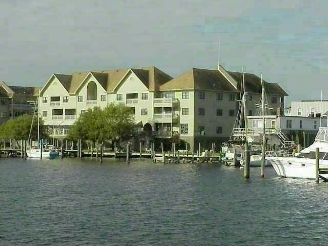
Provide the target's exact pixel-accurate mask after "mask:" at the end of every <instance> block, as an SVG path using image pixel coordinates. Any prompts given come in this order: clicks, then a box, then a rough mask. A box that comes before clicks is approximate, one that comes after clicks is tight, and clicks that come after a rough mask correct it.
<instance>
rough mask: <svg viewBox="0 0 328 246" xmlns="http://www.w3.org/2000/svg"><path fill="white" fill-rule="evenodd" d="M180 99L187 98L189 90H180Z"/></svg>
mask: <svg viewBox="0 0 328 246" xmlns="http://www.w3.org/2000/svg"><path fill="white" fill-rule="evenodd" d="M182 99H189V91H183V92H182Z"/></svg>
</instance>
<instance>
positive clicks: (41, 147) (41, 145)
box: [39, 139, 43, 160]
mask: <svg viewBox="0 0 328 246" xmlns="http://www.w3.org/2000/svg"><path fill="white" fill-rule="evenodd" d="M39 144H40V159H41V160H42V151H43V139H41V143H39Z"/></svg>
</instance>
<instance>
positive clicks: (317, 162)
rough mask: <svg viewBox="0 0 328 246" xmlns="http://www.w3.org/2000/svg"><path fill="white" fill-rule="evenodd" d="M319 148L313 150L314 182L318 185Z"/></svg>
mask: <svg viewBox="0 0 328 246" xmlns="http://www.w3.org/2000/svg"><path fill="white" fill-rule="evenodd" d="M319 171H320V169H319V148H316V149H315V182H316V183H317V184H318V183H319Z"/></svg>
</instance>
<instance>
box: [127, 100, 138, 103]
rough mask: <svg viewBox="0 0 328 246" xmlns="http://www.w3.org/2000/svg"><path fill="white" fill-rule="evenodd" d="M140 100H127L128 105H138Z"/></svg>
mask: <svg viewBox="0 0 328 246" xmlns="http://www.w3.org/2000/svg"><path fill="white" fill-rule="evenodd" d="M137 103H138V99H126V104H137Z"/></svg>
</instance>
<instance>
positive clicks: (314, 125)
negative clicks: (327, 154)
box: [313, 120, 317, 129]
mask: <svg viewBox="0 0 328 246" xmlns="http://www.w3.org/2000/svg"><path fill="white" fill-rule="evenodd" d="M313 128H314V129H317V121H316V120H315V121H314V124H313Z"/></svg>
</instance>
